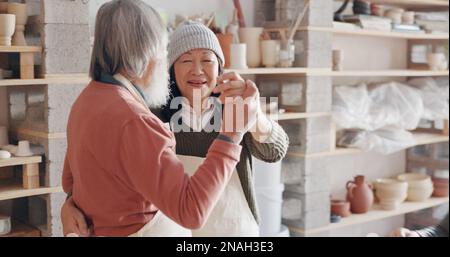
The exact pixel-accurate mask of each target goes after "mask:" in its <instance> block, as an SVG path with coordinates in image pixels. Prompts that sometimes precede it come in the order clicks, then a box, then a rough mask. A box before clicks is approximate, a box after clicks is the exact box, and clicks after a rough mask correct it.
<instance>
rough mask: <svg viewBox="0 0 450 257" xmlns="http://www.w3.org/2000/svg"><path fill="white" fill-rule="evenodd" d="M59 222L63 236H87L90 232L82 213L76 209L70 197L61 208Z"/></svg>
mask: <svg viewBox="0 0 450 257" xmlns="http://www.w3.org/2000/svg"><path fill="white" fill-rule="evenodd" d="M61 221H62V225H63V233H64V236H67V235H73V234H76V235H78V236H89V235H90V231H89V228H88V226H87V223H86V219H85V218H84V215H83V213H82V212H81V211H80V210H79V209H78V208H77V206H76V205H75V203H74V202H73V200H72V197H70V198H69V199H67V201H66V202H65V203H64V205H63V206H62V208H61Z"/></svg>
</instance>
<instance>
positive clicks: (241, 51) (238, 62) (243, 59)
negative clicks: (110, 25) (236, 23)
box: [230, 44, 248, 69]
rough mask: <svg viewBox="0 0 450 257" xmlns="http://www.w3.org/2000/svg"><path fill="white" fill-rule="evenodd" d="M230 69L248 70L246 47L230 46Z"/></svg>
mask: <svg viewBox="0 0 450 257" xmlns="http://www.w3.org/2000/svg"><path fill="white" fill-rule="evenodd" d="M230 48H231V53H230V62H231V63H230V69H248V66H247V45H246V44H231V46H230Z"/></svg>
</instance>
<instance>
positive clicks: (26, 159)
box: [0, 156, 42, 168]
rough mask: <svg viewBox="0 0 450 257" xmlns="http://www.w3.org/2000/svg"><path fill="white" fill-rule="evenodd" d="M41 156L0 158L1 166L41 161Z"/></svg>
mask: <svg viewBox="0 0 450 257" xmlns="http://www.w3.org/2000/svg"><path fill="white" fill-rule="evenodd" d="M41 161H42V157H41V156H31V157H12V158H10V159H4V160H0V168H1V167H9V166H17V165H24V164H33V163H41Z"/></svg>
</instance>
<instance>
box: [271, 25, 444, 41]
mask: <svg viewBox="0 0 450 257" xmlns="http://www.w3.org/2000/svg"><path fill="white" fill-rule="evenodd" d="M285 29H287V28H267V29H266V31H268V32H278V31H282V30H285ZM298 30H299V31H316V32H330V33H333V34H334V35H343V36H363V37H384V38H397V39H416V40H448V39H449V34H448V33H439V34H430V33H402V32H395V31H381V30H368V29H362V28H356V29H345V28H334V27H313V26H308V27H299V28H298Z"/></svg>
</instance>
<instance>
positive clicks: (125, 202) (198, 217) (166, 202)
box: [62, 0, 258, 236]
mask: <svg viewBox="0 0 450 257" xmlns="http://www.w3.org/2000/svg"><path fill="white" fill-rule="evenodd" d="M166 46H167V35H166V32H165V29H164V26H163V23H162V21H161V19H160V17H159V15H158V14H157V13H156V12H155V11H154V9H152V8H151V7H149V6H148V5H146V4H145V3H143V2H142V1H139V0H114V1H110V2H108V3H106V4H104V5H103V6H102V7H101V8H100V10H99V12H98V14H97V20H96V27H95V43H94V48H93V53H92V60H91V68H90V76H91V77H92V81H91V82H90V83H89V85H88V86H87V87H86V89H85V90H84V91H83V92H82V93H81V94H80V96H79V98H78V99H77V101H76V102H75V103H74V105H73V107H72V111H71V113H70V117H69V123H68V128H67V140H68V149H67V154H66V159H65V165H64V172H63V187H64V191H65V192H67V193H68V194H69V197H70V199H69V201H72V202H73V203H74V204H75V205H76V206H77V207H78V208H79V209H80V210H82V211H83V213H84V215H85V217H86V219H87V220H88V223H89V225H90V226H91V227H92V228H93V231H92V232H93V235H96V236H188V235H189V230H187V229H197V228H199V227H201V226H202V224H204V222H205V221H206V219H207V218H208V215H209V214H210V213H211V211H212V209H213V207H214V205H215V203H216V202H217V200H218V199H219V196H220V193H221V192H222V191H223V189H224V188H225V186H226V184H227V183H228V181H229V179H230V178H231V176H232V172H233V170H234V169H235V166H236V164H237V162H238V161H239V157H240V153H241V146H240V145H239V143H240V141H241V140H242V136H243V134H244V133H245V132H246V130H247V128H249V127H252V126H254V124H255V120H256V109H257V104H256V103H257V101H258V92H257V89H256V87H255V85H254V84H253V83H247V86H246V89H245V92H244V93H243V96H244V97H245V98H250V99H252V101H250V104H249V105H247V106H246V110H245V112H246V113H249V115H248V117H249V118H248V119H246V120H245V122H244V124H243V125H244V126H243V127H241V128H238V127H236V126H233V125H231V126H227V124H230V123H229V122H233V123H234V121H235V120H234V118H232V119H230V120H228V119H226V120H223V121H222V123H223V125H222V127H223V128H225V127H227V128H230V127H231V128H233V131H224V130H222V131H221V133H220V134H219V136H218V137H217V139H216V140H215V142H214V143H213V144H212V145H211V146H210V148H209V151H208V154H207V156H206V159H205V161H204V163H203V164H202V165H201V166H200V167H199V168H198V170H197V171H196V173H195V175H193V176H192V177H190V178H189V177H188V175H186V174H185V172H184V168H183V165H182V163H181V162H180V161H179V160H178V159H177V157H176V154H175V151H174V148H175V139H174V136H173V134H172V132H170V130H169V129H168V128H167V127H166V126H165V124H163V123H162V122H161V121H160V120H159V119H158V118H157V117H156V116H155V115H154V114H153V113H152V112H151V111H150V110H149V109H148V106H152V107H157V106H159V105H161V104H165V103H166V101H167V97H168V93H169V92H168V91H169V90H168V85H167V81H168V74H167V64H166V62H167V61H166V59H167V54H166ZM221 93H222V95H224V96H227V92H226V90H225V91H223V92H221ZM229 104H230V103H229ZM225 109H227V108H225ZM228 110H233V108H229V109H228ZM232 116H233V115H224V117H232ZM236 124H237V123H236ZM62 215H63V216H64V209H63V213H62ZM69 232H75V231H65V233H66V234H67V233H69Z"/></svg>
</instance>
